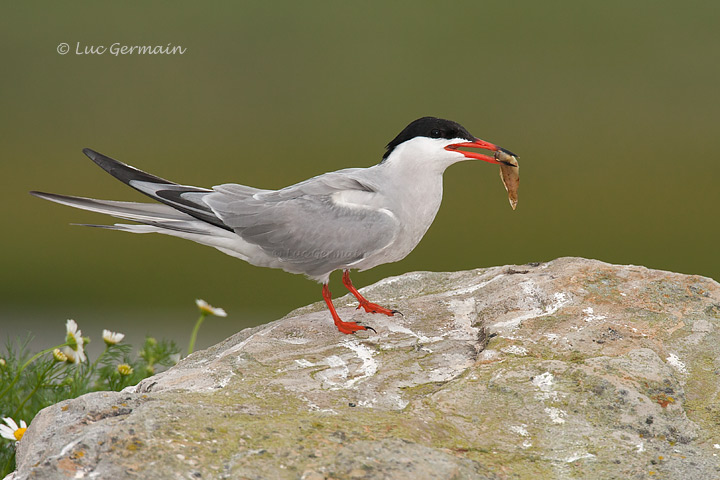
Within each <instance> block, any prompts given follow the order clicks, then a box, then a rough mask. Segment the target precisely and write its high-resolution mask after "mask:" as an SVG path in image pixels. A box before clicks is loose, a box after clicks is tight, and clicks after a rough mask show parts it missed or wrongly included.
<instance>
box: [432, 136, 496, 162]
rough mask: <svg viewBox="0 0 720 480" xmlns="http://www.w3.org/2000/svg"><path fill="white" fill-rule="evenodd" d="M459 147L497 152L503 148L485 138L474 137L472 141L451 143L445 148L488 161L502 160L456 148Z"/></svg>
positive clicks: (468, 156)
mask: <svg viewBox="0 0 720 480" xmlns="http://www.w3.org/2000/svg"><path fill="white" fill-rule="evenodd" d="M460 147H466V148H482V149H483V150H490V151H491V152H497V151H498V150H503V149H502V148H500V147H498V146H497V145H493V144H492V143H490V142H486V141H485V140H480V139H479V138H476V139H475V141H472V142H463V143H455V144H452V145H448V146H447V147H445V150H450V151H456V152H458V153H462V154H463V155H465V156H466V157H467V158H474V159H476V160H483V161H485V162H488V163H497V164H502V162H499V161H497V160H496V159H495V158H494V157H489V156H487V155H483V154H482V153H476V152H466V151H464V150H458V148H460Z"/></svg>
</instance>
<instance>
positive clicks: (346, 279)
mask: <svg viewBox="0 0 720 480" xmlns="http://www.w3.org/2000/svg"><path fill="white" fill-rule="evenodd" d="M342 282H343V285H345V288H347V289H348V290H350V293H352V294H353V295H355V298H357V299H358V302H360V304H359V305H358V306H357V308H360V307H362V308H364V309H365V311H366V312H367V313H383V314H385V315H387V316H389V317H392V316H393V315H395V314H396V313H400V312H398V311H397V310H390V309H389V308H385V307H381V306H380V305H378V304H376V303H372V302H369V301H367V300H366V299H365V297H363V296H362V295H360V292H358V291H357V289H356V288H355V287H354V286H353V284H352V282H351V281H350V270H344V271H343V276H342Z"/></svg>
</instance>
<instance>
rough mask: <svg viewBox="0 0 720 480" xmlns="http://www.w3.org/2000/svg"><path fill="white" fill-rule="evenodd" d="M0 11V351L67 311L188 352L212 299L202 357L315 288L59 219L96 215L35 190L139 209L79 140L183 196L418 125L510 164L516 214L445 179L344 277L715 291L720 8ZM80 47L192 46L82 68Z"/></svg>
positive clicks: (314, 160)
mask: <svg viewBox="0 0 720 480" xmlns="http://www.w3.org/2000/svg"><path fill="white" fill-rule="evenodd" d="M1 8H2V15H1V17H2V18H1V19H0V26H2V28H1V29H0V36H1V39H2V41H1V42H0V49H1V51H2V75H0V87H1V88H0V104H1V106H2V110H1V111H2V117H1V122H2V123H1V125H0V126H1V127H2V132H3V133H2V141H1V143H0V145H1V148H2V150H1V152H0V154H1V157H0V158H2V182H3V188H2V190H1V191H0V195H1V196H2V197H1V199H2V203H3V205H4V209H3V217H4V221H3V234H2V237H1V238H2V240H1V241H2V249H0V255H1V256H2V258H1V265H2V267H1V269H2V276H1V277H0V282H1V283H0V302H1V306H2V309H0V326H1V328H0V337H2V340H4V337H6V336H15V335H20V334H23V332H25V331H32V332H33V334H35V335H36V336H38V342H39V345H41V346H48V343H49V342H53V343H56V342H55V340H58V341H61V339H62V336H63V335H64V326H63V324H64V321H65V319H66V318H75V319H76V320H77V321H78V323H79V324H80V327H81V328H82V329H83V332H84V333H85V335H90V336H91V337H93V338H94V339H95V340H99V334H100V331H101V329H102V328H110V329H112V330H119V331H123V332H126V333H128V334H129V340H130V341H133V342H135V341H138V340H139V339H140V338H141V337H142V336H143V335H145V334H146V333H150V334H153V335H156V336H158V337H166V338H172V339H175V340H176V341H178V342H179V343H180V344H183V345H185V344H186V342H187V339H188V336H189V333H190V330H191V328H192V324H193V322H194V320H195V318H196V311H195V307H194V304H193V300H194V299H195V298H204V299H206V300H208V301H209V302H211V303H212V304H214V305H216V306H221V307H224V308H225V309H226V310H227V311H228V312H229V314H230V316H229V317H228V318H227V319H213V320H208V321H206V324H205V325H204V327H203V330H201V332H200V337H199V339H198V346H199V347H205V346H208V345H210V344H212V343H215V342H217V341H219V340H221V339H222V338H225V337H226V336H228V335H230V334H232V333H233V332H236V331H238V330H240V329H241V328H243V327H246V326H249V325H255V324H258V323H263V322H266V321H269V320H271V319H274V318H278V317H280V316H282V315H283V314H285V313H287V312H288V311H290V310H291V309H293V308H296V307H299V306H302V305H305V304H307V303H310V302H314V301H319V300H320V286H319V285H317V284H315V283H313V282H311V281H309V280H307V279H305V278H303V277H301V276H297V275H290V274H287V273H285V272H282V271H279V270H266V269H261V268H256V267H253V266H250V265H248V264H246V263H244V262H241V261H239V260H236V259H233V258H231V257H227V256H225V255H223V254H221V253H219V252H217V251H215V250H213V249H210V248H207V247H202V246H199V245H195V244H193V243H191V242H186V241H183V240H179V239H175V238H170V237H164V236H160V235H148V236H143V235H130V234H125V233H120V232H111V231H105V230H99V229H88V228H81V227H75V226H70V225H69V224H70V223H103V222H107V221H110V222H112V219H111V218H109V217H104V216H101V215H98V214H91V213H88V212H82V211H79V210H74V209H71V208H67V207H62V206H59V205H55V204H51V203H49V202H44V201H42V200H39V199H36V198H33V197H31V196H30V195H28V194H27V192H28V190H33V189H37V190H43V191H51V192H57V193H67V194H75V195H81V196H90V197H98V198H109V199H120V200H139V201H142V200H144V197H142V196H141V195H140V194H139V193H137V192H134V191H132V190H131V189H129V188H127V187H126V186H124V185H122V184H121V183H119V182H117V181H116V180H114V179H113V178H111V177H110V176H109V175H107V174H105V173H104V172H102V171H101V170H100V169H99V168H97V167H96V166H95V165H93V164H92V162H90V161H89V160H88V159H87V158H86V157H85V156H84V155H83V154H82V153H81V149H82V148H83V147H91V148H93V149H96V150H98V151H100V152H103V153H105V154H107V155H110V156H112V157H114V158H117V159H119V160H122V161H125V162H127V163H130V164H132V165H135V166H137V167H139V168H141V169H143V170H146V171H149V172H151V173H155V174H157V175H159V176H162V177H165V178H169V179H171V180H174V181H177V182H180V183H186V184H194V185H198V186H212V185H216V184H219V183H226V182H237V183H243V184H248V185H253V186H257V187H264V188H279V187H283V186H285V185H288V184H291V183H295V182H297V181H300V180H304V179H306V178H308V177H310V176H314V175H317V174H320V173H322V172H325V171H330V170H336V169H339V168H344V167H351V166H359V167H363V166H369V165H372V164H374V163H377V162H378V161H379V160H380V158H381V156H382V153H383V147H384V145H385V144H386V143H387V142H388V141H389V140H391V139H392V138H393V137H394V136H395V135H396V134H397V133H398V132H399V131H400V130H401V129H402V128H403V127H404V126H405V125H406V124H407V123H409V122H410V121H411V120H414V119H415V118H417V117H420V116H424V115H435V116H440V117H445V118H450V119H453V120H456V121H458V122H460V123H462V124H463V125H464V126H465V127H467V128H468V129H469V130H470V131H471V132H472V133H474V134H475V135H476V136H478V137H480V138H483V139H486V140H488V141H491V142H494V143H497V144H499V145H501V146H504V147H506V148H509V149H511V150H513V151H515V152H516V153H518V154H519V155H520V156H521V164H522V186H521V189H520V204H519V207H518V210H517V211H515V212H513V211H512V210H511V209H510V206H509V205H508V201H507V198H506V194H505V191H504V189H503V187H502V184H501V182H500V179H499V178H498V172H497V168H496V167H492V166H490V165H488V164H485V163H483V162H474V163H473V162H466V163H462V164H459V165H456V166H453V167H452V168H450V169H449V170H448V171H447V173H446V175H445V199H444V203H443V206H442V208H441V210H440V213H439V215H438V217H437V219H436V221H435V223H434V225H433V226H432V228H431V229H430V231H429V232H428V234H427V235H426V236H425V239H424V240H423V242H421V244H420V245H419V246H418V248H417V249H416V250H415V251H414V252H413V253H412V254H411V255H410V256H409V257H408V258H406V259H405V260H403V261H402V262H400V263H397V264H390V265H384V266H381V267H378V268H376V269H373V270H372V271H369V272H364V273H360V274H355V275H354V277H353V278H354V281H355V283H356V284H357V285H361V286H362V285H367V284H370V283H372V282H375V281H377V280H379V279H381V278H383V277H386V276H389V275H397V274H401V273H403V272H407V271H412V270H436V271H449V270H462V269H471V268H476V267H485V266H492V265H502V264H521V263H525V262H532V261H544V260H550V259H553V258H556V257H559V256H567V255H578V256H583V257H589V258H596V259H600V260H604V261H607V262H613V263H632V264H638V265H645V266H648V267H652V268H659V269H667V270H673V271H678V272H683V273H692V274H699V275H705V276H709V277H713V278H715V279H720V255H718V239H719V238H720V221H719V220H718V219H719V218H720V190H719V189H718V178H720V162H718V160H717V158H716V157H717V156H718V154H717V152H718V151H720V149H719V148H718V147H720V145H719V144H720V135H719V134H718V133H719V132H718V127H720V98H719V97H720V95H719V94H718V86H719V85H720V62H719V61H718V52H719V51H720V29H719V28H718V25H719V24H720V4H719V3H716V2H673V1H642V2H626V1H623V2H535V1H519V2H499V1H498V2H430V1H405V2H352V3H351V2H312V1H305V2H267V1H263V2H260V1H257V2H152V3H150V2H138V1H135V2H94V1H93V2H72V3H67V2H49V1H48V2H3V4H2V7H1ZM61 42H65V43H68V44H69V45H70V46H71V50H70V53H68V54H67V55H60V54H58V52H57V50H56V49H57V46H58V45H59V44H60V43H61ZM78 42H79V43H80V45H81V48H84V47H85V46H88V47H89V46H109V45H111V44H113V43H115V42H119V43H121V44H123V45H167V44H173V45H180V46H182V47H183V48H186V49H187V51H186V53H185V54H184V55H174V56H171V55H156V56H149V55H147V56H139V55H126V56H113V55H111V54H109V53H105V54H104V55H76V54H75V53H74V52H75V47H76V44H77V43H78ZM331 287H332V288H333V291H334V293H335V294H344V293H345V292H344V289H343V288H342V286H341V285H340V282H339V279H338V278H337V277H333V282H332V284H331ZM328 328H332V327H331V324H330V318H329V317H328ZM96 345H97V342H96Z"/></svg>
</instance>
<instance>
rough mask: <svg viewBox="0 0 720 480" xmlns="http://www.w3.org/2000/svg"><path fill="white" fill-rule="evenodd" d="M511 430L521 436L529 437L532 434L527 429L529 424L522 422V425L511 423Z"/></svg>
mask: <svg viewBox="0 0 720 480" xmlns="http://www.w3.org/2000/svg"><path fill="white" fill-rule="evenodd" d="M510 431H511V432H513V433H517V434H518V435H520V436H521V437H529V436H530V434H529V433H528V431H527V425H525V424H524V423H523V424H520V425H510Z"/></svg>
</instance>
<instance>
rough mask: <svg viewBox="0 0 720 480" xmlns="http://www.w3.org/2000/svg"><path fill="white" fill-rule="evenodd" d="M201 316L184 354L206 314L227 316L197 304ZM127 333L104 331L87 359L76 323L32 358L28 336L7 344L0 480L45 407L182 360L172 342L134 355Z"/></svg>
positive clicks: (1, 383)
mask: <svg viewBox="0 0 720 480" xmlns="http://www.w3.org/2000/svg"><path fill="white" fill-rule="evenodd" d="M196 304H197V306H198V309H199V310H200V318H199V319H198V321H197V322H196V324H195V327H194V328H193V331H192V334H191V337H190V344H189V346H188V354H189V353H192V351H193V349H194V346H195V339H196V337H197V333H198V330H199V329H200V325H201V324H202V322H203V320H204V319H205V317H206V316H207V315H215V316H223V317H224V316H226V313H225V311H224V310H223V309H221V308H213V307H211V306H210V305H208V304H207V302H205V301H203V300H196ZM124 337H125V335H124V334H122V333H117V332H111V331H110V330H103V333H102V339H103V342H104V343H105V348H104V350H103V351H102V353H100V355H98V357H97V358H95V359H94V360H93V361H91V359H90V358H88V356H87V354H86V352H85V346H86V345H87V344H88V343H90V338H88V337H83V335H82V332H81V331H80V329H78V325H77V323H76V322H75V321H74V320H68V321H67V322H66V324H65V341H64V342H63V343H61V344H58V345H56V346H54V347H50V348H46V349H45V350H42V351H40V352H38V353H35V354H31V353H30V350H29V347H28V346H29V344H30V340H32V337H30V336H28V337H27V338H26V339H24V340H18V339H15V340H10V339H8V340H7V343H6V347H5V354H4V355H3V356H0V419H2V421H1V422H0V478H4V477H5V476H6V475H7V474H9V473H10V472H12V471H13V470H14V469H15V444H16V443H17V442H18V441H20V440H21V439H22V437H23V435H24V434H25V430H26V429H27V425H28V424H29V423H30V422H31V421H32V419H33V418H34V417H35V415H37V413H38V412H39V411H40V410H42V409H43V408H45V407H47V406H50V405H53V404H55V403H57V402H61V401H63V400H68V399H71V398H76V397H78V396H80V395H83V394H85V393H89V392H95V391H103V390H104V391H120V390H122V389H123V388H125V387H128V386H130V385H135V384H137V383H138V382H139V381H141V380H143V379H144V378H147V377H150V376H152V375H154V374H155V373H158V372H160V371H162V370H164V369H165V368H167V367H170V366H172V365H175V364H176V363H177V362H178V361H179V360H180V349H179V348H178V347H177V345H175V343H174V342H172V341H166V340H160V341H158V340H156V339H155V338H153V337H146V338H145V342H144V343H143V345H142V347H141V348H140V349H139V350H138V352H137V353H136V354H135V355H133V354H132V351H133V347H132V346H131V345H128V344H125V343H122V340H123V339H124Z"/></svg>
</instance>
